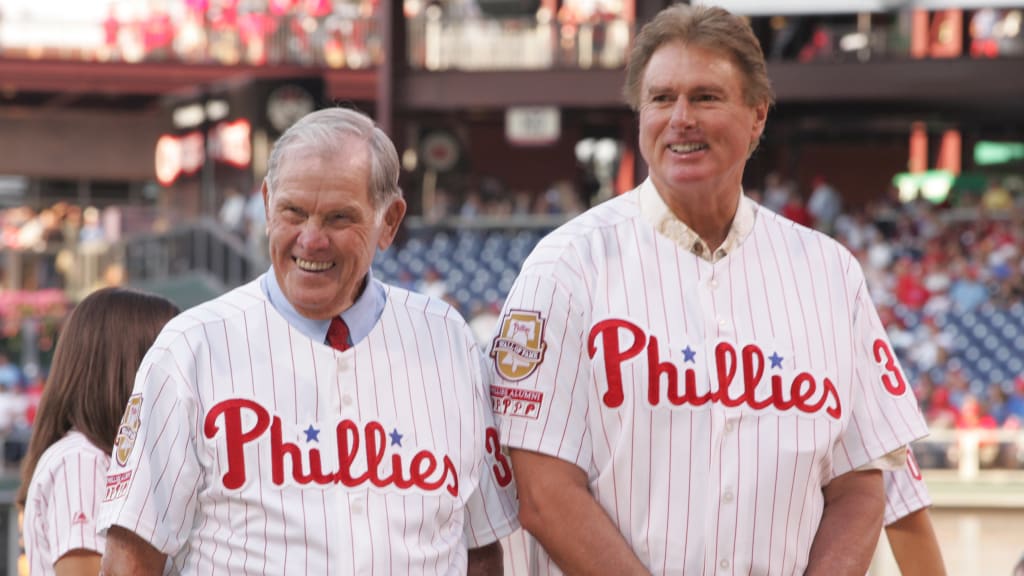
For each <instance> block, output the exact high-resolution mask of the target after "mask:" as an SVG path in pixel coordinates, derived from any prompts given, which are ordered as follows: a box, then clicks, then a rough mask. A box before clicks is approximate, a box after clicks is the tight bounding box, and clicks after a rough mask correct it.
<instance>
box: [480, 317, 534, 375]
mask: <svg viewBox="0 0 1024 576" xmlns="http://www.w3.org/2000/svg"><path fill="white" fill-rule="evenodd" d="M547 346H548V345H547V343H545V342H544V318H542V317H541V315H540V312H534V311H532V310H509V311H508V313H507V314H505V317H504V318H502V319H501V333H500V334H499V335H497V336H495V337H494V342H493V343H492V344H491V358H494V368H495V370H497V371H498V374H499V375H500V376H501V377H502V378H504V379H506V380H510V381H512V382H515V381H518V380H522V379H523V378H526V377H527V376H529V375H530V374H533V371H534V370H536V369H537V367H538V366H540V363H541V362H543V361H544V350H545V349H547Z"/></svg>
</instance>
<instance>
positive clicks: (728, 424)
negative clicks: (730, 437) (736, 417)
mask: <svg viewBox="0 0 1024 576" xmlns="http://www.w3.org/2000/svg"><path fill="white" fill-rule="evenodd" d="M725 431H726V432H732V422H726V423H725Z"/></svg>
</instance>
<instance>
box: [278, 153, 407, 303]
mask: <svg viewBox="0 0 1024 576" xmlns="http://www.w3.org/2000/svg"><path fill="white" fill-rule="evenodd" d="M369 182H370V156H369V149H368V147H367V146H366V145H365V144H364V143H362V142H359V141H350V142H347V143H345V144H344V145H343V146H342V147H341V148H340V150H339V149H335V150H330V151H326V152H325V151H323V150H317V149H315V148H314V147H312V146H303V145H296V147H295V148H293V149H291V150H289V151H287V153H286V154H285V156H284V157H283V158H282V161H281V165H280V166H279V168H278V174H277V184H276V189H274V190H269V189H268V186H267V183H266V182H264V184H263V201H264V205H265V206H266V210H267V234H268V237H269V244H270V260H271V263H272V264H273V265H274V274H275V275H276V277H277V282H278V284H279V285H280V286H281V290H282V291H283V292H284V295H285V297H286V298H288V301H289V302H290V303H291V304H292V306H294V307H295V309H296V310H297V311H298V312H299V313H300V314H302V315H303V316H305V317H307V318H313V319H317V320H323V319H327V318H331V317H333V316H335V315H337V314H339V313H340V312H342V311H343V310H345V309H347V308H348V307H349V306H351V305H352V303H353V302H354V301H355V299H356V297H358V295H359V291H360V289H361V287H362V283H363V279H364V278H365V277H366V274H367V272H368V271H369V269H370V264H371V263H372V262H373V257H374V255H375V254H376V251H377V249H381V250H384V249H386V248H387V247H388V246H390V245H391V241H392V240H393V239H394V237H395V232H396V231H397V230H398V225H399V224H400V223H401V221H402V217H403V216H404V215H405V201H404V200H402V199H401V198H398V199H396V200H394V201H392V202H391V204H390V205H388V206H387V207H382V210H381V212H380V214H379V215H378V212H377V210H375V209H374V206H373V203H372V202H371V199H370V191H369Z"/></svg>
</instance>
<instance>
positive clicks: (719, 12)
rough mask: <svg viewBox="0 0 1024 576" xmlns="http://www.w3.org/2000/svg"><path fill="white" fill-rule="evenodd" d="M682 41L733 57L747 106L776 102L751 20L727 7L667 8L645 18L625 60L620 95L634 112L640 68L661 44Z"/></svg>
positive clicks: (638, 100) (638, 106) (679, 5)
mask: <svg viewBox="0 0 1024 576" xmlns="http://www.w3.org/2000/svg"><path fill="white" fill-rule="evenodd" d="M670 42H683V43H685V44H692V45H694V46H700V47H702V48H706V49H708V50H716V51H720V52H722V53H724V54H726V55H727V56H728V57H729V58H731V59H732V61H733V64H735V65H736V66H737V68H738V69H739V71H740V72H741V73H742V74H743V80H744V86H743V96H744V98H745V99H746V103H747V105H749V106H756V105H758V104H762V103H766V104H768V105H769V106H770V105H771V104H772V103H774V101H775V94H774V92H773V91H772V85H771V81H769V80H768V70H767V67H766V66H765V63H764V52H763V51H762V50H761V44H760V42H758V41H757V37H756V36H754V32H753V30H751V29H750V24H748V23H747V21H746V20H744V19H743V18H741V17H739V16H736V15H735V14H732V13H731V12H729V11H728V10H725V9H723V8H718V7H713V6H704V5H697V6H688V5H686V4H676V5H674V6H670V7H668V8H666V9H664V10H662V11H661V12H659V13H658V15H657V16H655V17H654V19H653V20H651V21H650V22H648V23H647V24H646V25H645V26H644V27H643V28H642V29H641V30H640V33H639V34H637V37H636V40H634V41H633V48H632V49H630V51H629V61H628V62H627V63H626V84H625V86H624V87H623V90H622V92H623V96H625V98H626V103H628V104H629V106H630V108H632V109H633V110H639V109H640V100H641V94H640V91H641V90H642V89H643V87H642V86H641V84H642V83H643V76H644V70H645V69H646V68H647V63H648V62H650V60H651V56H653V55H654V53H655V52H656V51H657V50H658V48H661V47H662V46H664V45H665V44H668V43H670Z"/></svg>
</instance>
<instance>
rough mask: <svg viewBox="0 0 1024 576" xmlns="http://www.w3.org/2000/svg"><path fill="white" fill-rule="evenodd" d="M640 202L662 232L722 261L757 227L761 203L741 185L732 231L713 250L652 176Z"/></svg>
mask: <svg viewBox="0 0 1024 576" xmlns="http://www.w3.org/2000/svg"><path fill="white" fill-rule="evenodd" d="M637 202H638V203H639V205H640V213H641V214H643V216H644V218H645V219H647V221H648V222H650V223H651V225H652V226H654V228H655V230H657V231H658V232H659V233H660V234H661V235H662V236H665V237H666V238H669V239H671V240H672V241H674V242H675V243H676V244H678V245H679V246H681V247H682V248H685V249H686V250H689V251H690V252H693V253H694V254H696V255H697V256H699V257H701V258H703V259H705V260H707V261H708V262H718V261H719V260H721V259H722V258H725V257H726V256H727V255H729V254H730V253H732V251H733V250H735V249H736V248H737V247H739V245H740V244H742V243H743V241H744V240H745V239H746V238H747V236H749V235H750V231H751V230H753V229H754V220H755V218H757V208H758V206H757V203H756V202H754V201H753V200H751V199H750V198H747V197H746V196H745V195H744V194H743V190H742V188H741V189H740V202H739V206H737V207H736V215H735V216H733V219H732V224H731V225H730V226H729V233H728V234H727V235H726V237H725V241H724V242H722V245H721V246H719V247H718V248H717V249H716V250H715V251H714V253H712V251H711V247H710V246H708V244H707V242H705V241H704V239H703V238H701V237H700V236H698V235H697V233H696V232H694V230H693V228H690V227H689V226H687V225H686V224H685V223H683V221H682V220H680V219H679V218H677V217H676V215H675V214H673V213H672V210H671V209H670V208H669V207H668V204H666V203H665V200H664V199H662V197H661V194H658V190H657V189H656V188H655V187H654V183H653V182H651V179H650V178H648V179H647V180H645V181H644V182H643V184H641V185H640V187H639V188H638V189H637Z"/></svg>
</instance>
